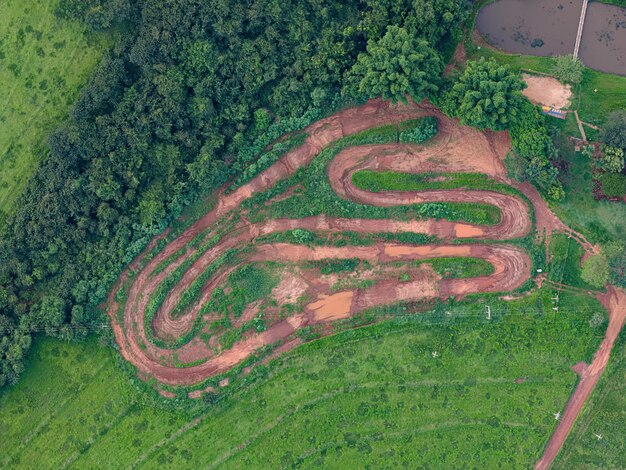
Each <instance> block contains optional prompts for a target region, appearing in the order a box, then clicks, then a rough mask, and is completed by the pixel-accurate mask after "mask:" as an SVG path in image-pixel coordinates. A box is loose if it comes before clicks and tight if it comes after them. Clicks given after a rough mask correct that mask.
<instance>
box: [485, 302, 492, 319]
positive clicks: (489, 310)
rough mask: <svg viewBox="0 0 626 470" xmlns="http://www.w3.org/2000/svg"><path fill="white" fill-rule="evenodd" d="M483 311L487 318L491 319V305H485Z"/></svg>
mask: <svg viewBox="0 0 626 470" xmlns="http://www.w3.org/2000/svg"><path fill="white" fill-rule="evenodd" d="M485 311H486V312H487V320H491V306H490V305H485Z"/></svg>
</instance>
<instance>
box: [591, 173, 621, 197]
mask: <svg viewBox="0 0 626 470" xmlns="http://www.w3.org/2000/svg"><path fill="white" fill-rule="evenodd" d="M598 180H599V181H600V185H601V186H602V193H603V194H604V195H605V196H606V197H623V196H624V195H625V194H626V176H624V175H622V174H620V173H603V174H602V175H600V176H599V177H598Z"/></svg>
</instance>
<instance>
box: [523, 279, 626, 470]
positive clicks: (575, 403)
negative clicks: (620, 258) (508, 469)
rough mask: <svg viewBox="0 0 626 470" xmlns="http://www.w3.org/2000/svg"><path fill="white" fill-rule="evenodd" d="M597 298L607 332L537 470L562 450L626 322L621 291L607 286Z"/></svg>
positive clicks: (625, 302) (625, 298)
mask: <svg viewBox="0 0 626 470" xmlns="http://www.w3.org/2000/svg"><path fill="white" fill-rule="evenodd" d="M597 297H598V299H599V300H600V302H602V305H604V307H605V308H606V309H607V310H608V311H609V326H608V327H607V329H606V333H605V335H604V340H603V341H602V344H600V348H599V349H598V351H596V354H595V356H594V357H593V361H592V363H591V365H590V366H589V367H587V368H585V370H584V371H583V373H582V375H581V378H580V382H578V386H577V387H576V390H575V391H574V393H573V394H572V396H571V397H570V399H569V402H568V403H567V407H566V408H565V411H564V412H563V416H562V417H561V420H560V421H559V424H558V426H557V427H556V430H555V431H554V434H552V437H551V438H550V442H548V445H547V447H546V449H545V451H544V453H543V456H542V457H541V460H539V462H537V464H536V465H535V469H536V470H546V469H548V468H550V465H552V462H553V461H554V459H555V457H556V456H557V454H558V453H559V451H560V450H561V447H563V444H564V443H565V439H566V438H567V435H568V434H569V432H570V431H571V429H572V427H573V426H574V423H575V422H576V418H577V417H578V415H579V414H580V412H581V411H582V409H583V406H585V403H586V402H587V399H588V398H589V396H590V395H591V392H593V389H594V388H595V387H596V384H597V383H598V380H599V379H600V376H601V375H602V372H603V371H604V369H605V368H606V365H607V364H608V362H609V358H610V356H611V351H612V350H613V346H614V345H615V340H616V339H617V337H618V335H619V333H620V331H621V330H622V327H623V326H624V321H625V320H626V293H624V291H623V290H620V289H616V288H615V287H613V286H610V287H609V288H608V289H607V292H606V293H605V294H598V295H597Z"/></svg>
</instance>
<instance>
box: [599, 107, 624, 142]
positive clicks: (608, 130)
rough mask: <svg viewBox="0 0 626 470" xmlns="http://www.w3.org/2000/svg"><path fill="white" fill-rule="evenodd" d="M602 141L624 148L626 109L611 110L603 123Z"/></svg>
mask: <svg viewBox="0 0 626 470" xmlns="http://www.w3.org/2000/svg"><path fill="white" fill-rule="evenodd" d="M602 142H604V143H605V144H607V145H612V146H613V147H619V148H621V149H626V111H625V110H619V111H613V112H612V113H611V114H609V117H608V119H607V121H606V124H605V125H604V130H603V131H602Z"/></svg>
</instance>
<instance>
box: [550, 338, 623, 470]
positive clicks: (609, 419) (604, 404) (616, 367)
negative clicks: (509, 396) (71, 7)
mask: <svg viewBox="0 0 626 470" xmlns="http://www.w3.org/2000/svg"><path fill="white" fill-rule="evenodd" d="M624 422H626V333H624V332H622V335H621V340H620V341H619V342H618V343H617V344H616V345H615V349H614V350H613V355H612V356H611V362H610V363H609V366H608V367H607V369H606V370H605V372H604V375H603V377H602V378H601V379H600V382H599V383H598V386H597V387H596V389H595V390H594V392H593V394H592V395H591V398H590V399H589V402H588V403H587V406H586V407H585V409H584V410H583V412H582V414H581V415H580V417H579V418H578V421H577V423H576V425H575V426H574V429H573V430H572V433H571V434H570V436H569V438H568V440H567V441H566V442H565V445H564V446H563V450H562V451H561V453H560V454H559V456H558V458H557V460H556V462H555V465H554V468H555V469H583V468H626V440H625V439H624ZM596 434H598V435H600V436H601V439H600V440H598V438H597V437H596Z"/></svg>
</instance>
